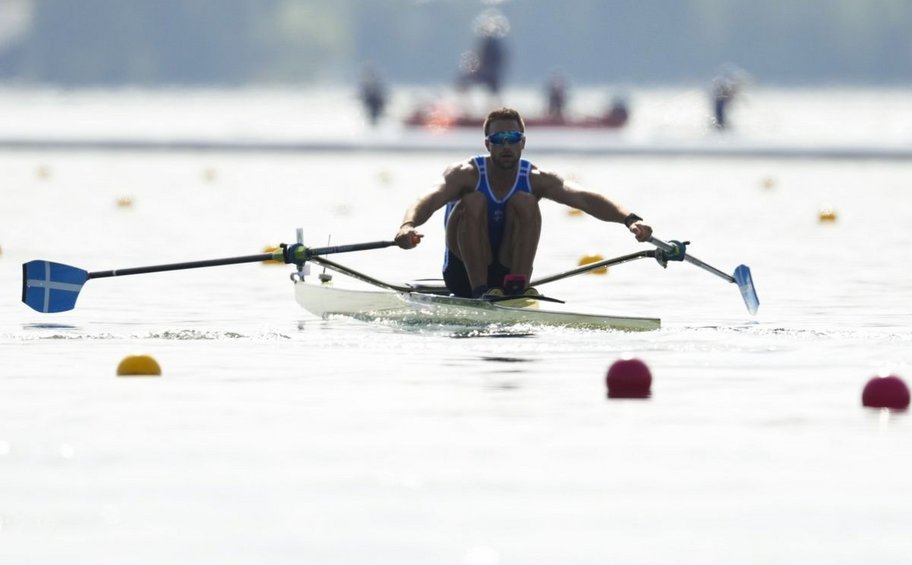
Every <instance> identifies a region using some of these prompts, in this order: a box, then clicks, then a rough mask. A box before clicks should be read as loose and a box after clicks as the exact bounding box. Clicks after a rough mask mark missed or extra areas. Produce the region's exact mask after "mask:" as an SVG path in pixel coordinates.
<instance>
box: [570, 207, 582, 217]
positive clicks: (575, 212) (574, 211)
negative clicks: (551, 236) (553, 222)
mask: <svg viewBox="0 0 912 565" xmlns="http://www.w3.org/2000/svg"><path fill="white" fill-rule="evenodd" d="M567 215H568V216H582V215H583V211H582V210H580V209H578V208H570V209H568V210H567Z"/></svg>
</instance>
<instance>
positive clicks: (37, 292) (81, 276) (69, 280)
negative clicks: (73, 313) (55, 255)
mask: <svg viewBox="0 0 912 565" xmlns="http://www.w3.org/2000/svg"><path fill="white" fill-rule="evenodd" d="M88 278H89V274H88V273H87V272H85V271H83V270H82V269H77V268H76V267H70V266H69V265H62V264H60V263H52V262H51V261H29V262H28V263H23V264H22V301H23V302H25V303H26V304H28V305H29V306H30V307H31V308H33V309H35V310H37V311H39V312H66V311H67V310H72V309H73V308H74V307H75V306H76V299H77V298H78V297H79V291H80V290H81V289H82V285H84V284H85V282H86V280H88Z"/></svg>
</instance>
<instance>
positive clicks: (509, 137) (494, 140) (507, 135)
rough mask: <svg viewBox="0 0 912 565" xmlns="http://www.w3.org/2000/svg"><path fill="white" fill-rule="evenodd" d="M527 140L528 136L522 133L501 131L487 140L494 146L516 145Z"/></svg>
mask: <svg viewBox="0 0 912 565" xmlns="http://www.w3.org/2000/svg"><path fill="white" fill-rule="evenodd" d="M525 138H526V134H524V133H523V132H521V131H499V132H497V133H492V134H491V135H489V136H488V137H486V138H485V139H487V140H488V141H490V142H491V144H492V145H503V144H504V143H509V144H510V145H515V144H517V143H519V142H520V141H522V140H523V139H525Z"/></svg>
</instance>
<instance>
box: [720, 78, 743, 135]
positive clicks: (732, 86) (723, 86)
mask: <svg viewBox="0 0 912 565" xmlns="http://www.w3.org/2000/svg"><path fill="white" fill-rule="evenodd" d="M745 79H746V74H745V73H744V71H742V70H741V69H739V68H738V67H736V66H734V65H731V64H726V65H723V66H722V69H721V70H720V71H719V74H717V75H716V77H715V78H714V79H713V82H712V105H713V122H712V123H713V125H714V126H715V127H716V129H719V130H724V129H726V128H728V125H729V124H728V108H729V106H730V105H731V103H732V102H734V100H735V97H737V96H738V94H739V92H740V91H741V85H742V84H743V83H744V81H745Z"/></svg>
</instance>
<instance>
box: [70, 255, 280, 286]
mask: <svg viewBox="0 0 912 565" xmlns="http://www.w3.org/2000/svg"><path fill="white" fill-rule="evenodd" d="M278 255H279V258H278V259H276V256H275V254H274V253H260V254H259V255H245V256H242V257H225V258H223V259H206V260H204V261H188V262H186V263H170V264H167V265H151V266H149V267H132V268H129V269H112V270H110V271H96V272H94V273H89V275H88V278H90V279H101V278H105V277H122V276H126V275H142V274H145V273H159V272H164V271H180V270H183V269H199V268H202V267H218V266H220V265H235V264H238V263H256V262H260V261H274V260H277V261H281V260H282V257H281V256H282V253H281V251H279V252H278Z"/></svg>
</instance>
